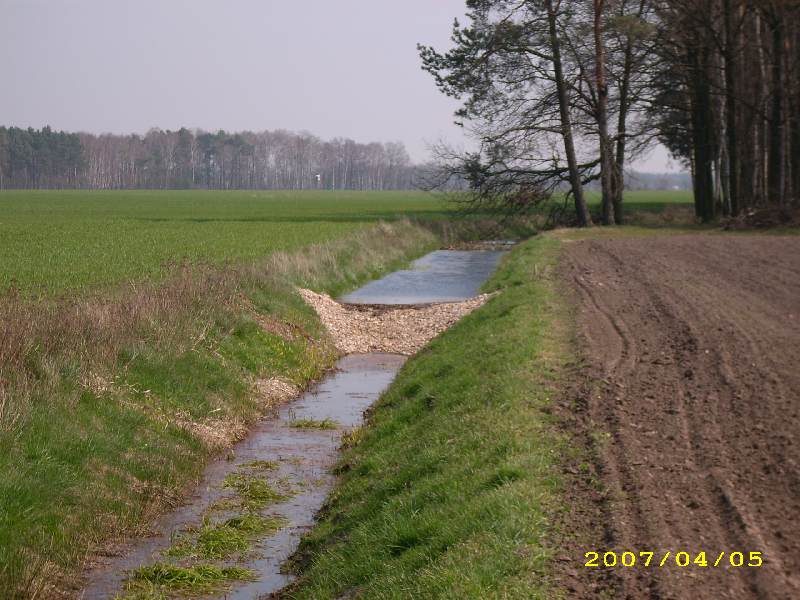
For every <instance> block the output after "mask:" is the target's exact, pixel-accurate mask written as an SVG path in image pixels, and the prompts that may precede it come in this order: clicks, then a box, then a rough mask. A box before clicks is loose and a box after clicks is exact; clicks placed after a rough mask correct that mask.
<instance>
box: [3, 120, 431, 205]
mask: <svg viewBox="0 0 800 600" xmlns="http://www.w3.org/2000/svg"><path fill="white" fill-rule="evenodd" d="M422 169H424V166H418V165H414V164H412V162H411V159H410V157H409V155H408V152H407V151H406V148H405V146H404V145H403V144H402V143H401V142H388V143H377V142H373V143H367V144H363V143H358V142H355V141H353V140H350V139H341V138H336V139H333V140H330V141H325V140H321V139H319V138H317V137H315V136H313V135H311V134H308V133H294V132H287V131H263V132H258V133H253V132H249V131H245V132H239V133H227V132H225V131H218V132H216V133H208V132H204V131H202V130H190V129H186V128H182V129H180V130H178V131H168V130H167V131H164V130H161V129H151V130H150V131H148V132H147V133H146V134H145V135H136V134H131V135H114V134H102V135H95V134H91V133H68V132H63V131H54V130H53V129H51V128H50V127H43V128H42V129H32V128H27V129H22V128H19V127H0V189H49V188H55V189H63V188H87V189H137V188H141V189H196V188H200V189H222V190H225V189H285V190H304V189H335V190H406V189H414V188H415V187H416V183H415V182H416V180H417V178H418V174H419V172H420V170H422Z"/></svg>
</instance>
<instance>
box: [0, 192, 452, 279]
mask: <svg viewBox="0 0 800 600" xmlns="http://www.w3.org/2000/svg"><path fill="white" fill-rule="evenodd" d="M445 210H447V207H446V204H445V203H444V202H443V201H442V200H440V199H438V198H437V197H435V196H433V195H431V194H425V193H415V192H378V193H370V192H327V191H323V192H318V191H314V192H253V191H242V192H240V191H230V192H219V191H35V192H34V191H4V192H0V257H2V260H0V291H1V290H5V289H7V288H9V287H11V286H14V287H17V288H19V289H20V290H21V291H23V292H25V293H33V294H39V293H46V294H52V293H59V292H64V291H75V290H84V289H87V288H95V287H98V286H104V285H107V284H113V283H119V282H122V281H128V280H137V279H141V278H144V277H153V276H155V277H157V276H159V275H160V274H161V273H163V272H164V271H165V266H167V265H169V264H170V263H175V262H186V261H188V262H197V261H202V262H210V263H215V264H219V263H223V262H233V263H236V262H241V261H248V260H252V259H256V258H259V257H263V256H265V255H266V254H269V253H270V252H272V251H274V250H292V249H296V248H298V247H301V246H304V245H308V244H311V243H315V242H322V241H327V240H331V239H334V238H337V237H341V236H343V235H345V234H346V233H348V232H351V231H353V230H354V229H357V228H359V227H362V226H364V225H368V224H370V223H374V222H375V221H378V220H393V219H396V218H398V217H402V216H429V217H433V216H437V215H441V214H442V213H443V212H444V211H445Z"/></svg>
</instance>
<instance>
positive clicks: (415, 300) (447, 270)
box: [340, 250, 505, 304]
mask: <svg viewBox="0 0 800 600" xmlns="http://www.w3.org/2000/svg"><path fill="white" fill-rule="evenodd" d="M504 254H505V252H504V251H503V250H437V251H436V252H431V253H430V254H426V255H425V256H423V257H422V258H420V259H418V260H415V261H414V262H413V263H411V268H409V269H407V270H403V271H395V272H394V273H390V274H389V275H387V276H386V277H384V278H382V279H378V280H376V281H372V282H370V283H368V284H366V285H365V286H363V287H361V288H359V289H357V290H356V291H354V292H352V293H350V294H347V295H346V296H343V297H342V298H340V300H341V302H345V303H348V304H428V303H431V302H458V301H459V300H467V299H468V298H473V297H474V296H477V295H478V290H479V289H480V287H481V285H483V282H484V281H486V280H487V279H488V278H489V276H490V275H491V274H492V273H493V272H494V270H495V269H496V268H497V264H498V262H500V258H501V257H502V256H503V255H504Z"/></svg>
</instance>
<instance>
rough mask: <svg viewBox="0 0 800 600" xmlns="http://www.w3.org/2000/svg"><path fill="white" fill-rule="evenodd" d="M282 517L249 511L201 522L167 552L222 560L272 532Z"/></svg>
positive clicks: (283, 520) (281, 523)
mask: <svg viewBox="0 0 800 600" xmlns="http://www.w3.org/2000/svg"><path fill="white" fill-rule="evenodd" d="M286 523H287V522H286V520H285V519H280V518H277V517H265V516H263V515H258V514H253V513H248V514H244V515H240V516H237V517H231V518H230V519H228V520H226V521H224V522H222V523H210V522H205V523H203V524H202V525H201V526H200V528H199V529H198V530H197V531H188V532H186V533H185V534H183V535H181V536H180V538H179V539H178V540H177V541H176V542H175V543H174V544H173V545H172V546H171V547H170V548H168V549H167V551H166V552H165V554H166V555H167V556H172V557H178V558H187V557H191V558H202V559H216V560H224V559H229V558H231V557H232V556H234V555H236V554H239V555H242V554H244V553H245V552H247V551H249V550H250V549H251V548H252V542H253V540H254V539H257V538H260V537H264V536H266V535H269V534H272V533H274V532H276V531H278V530H279V529H281V528H282V527H284V526H285V525H286Z"/></svg>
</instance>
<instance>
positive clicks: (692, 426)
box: [562, 235, 800, 599]
mask: <svg viewBox="0 0 800 600" xmlns="http://www.w3.org/2000/svg"><path fill="white" fill-rule="evenodd" d="M798 273H800V238H796V237H778V236H774V237H773V236H769V237H766V236H699V235H698V236H674V237H658V238H647V239H617V240H603V241H586V242H579V243H572V244H569V246H567V248H566V250H565V255H564V260H563V265H562V275H563V276H564V278H565V279H566V280H567V281H568V282H570V283H571V284H572V286H573V288H574V289H575V290H576V292H577V297H578V304H579V308H580V310H579V315H578V326H579V331H580V334H581V338H582V342H581V343H582V349H583V352H584V354H585V357H586V359H587V362H588V364H589V368H588V369H587V370H586V371H585V372H584V373H583V378H584V379H585V381H584V383H583V384H582V385H580V386H579V387H580V389H583V390H587V391H585V392H584V394H585V396H586V397H585V398H583V401H584V403H585V405H586V406H587V409H588V413H589V417H590V419H591V425H590V426H592V427H595V428H598V429H599V430H601V431H603V432H605V433H607V434H609V436H610V440H609V442H608V443H607V444H605V445H602V444H601V445H600V446H599V447H597V448H596V451H597V453H598V456H599V462H600V464H599V465H598V473H599V475H600V477H601V478H602V480H603V483H604V485H605V486H606V488H607V490H608V491H609V498H610V501H609V502H607V503H606V507H605V508H604V509H603V510H604V514H603V520H604V522H602V523H595V524H594V529H595V530H598V529H602V528H605V529H606V530H607V531H608V532H610V538H611V544H612V547H611V548H608V547H603V546H599V545H598V547H597V548H586V550H589V549H596V550H603V549H608V550H618V551H623V550H632V551H636V552H638V551H656V552H663V551H666V550H671V551H672V552H673V554H674V553H675V552H677V551H682V550H685V551H689V552H699V551H701V550H705V551H706V552H709V553H713V552H720V551H723V550H724V551H726V553H727V552H731V551H743V552H745V554H746V553H747V552H750V551H761V552H763V553H764V557H765V564H764V566H763V567H761V568H750V569H747V568H739V569H735V568H731V567H729V568H725V569H722V568H710V567H709V568H706V569H701V568H688V569H679V568H678V567H675V566H673V567H671V568H663V569H653V568H649V569H640V568H633V569H618V570H616V572H615V573H614V574H613V577H611V578H608V579H606V581H607V582H610V583H609V586H613V587H614V588H617V587H618V588H619V589H614V590H613V593H614V595H615V596H617V595H620V594H621V595H622V596H624V597H627V598H652V599H662V598H663V599H667V598H715V599H716V598H737V599H738V598H797V597H800V579H798V575H797V572H798V568H800V483H799V482H800V477H799V475H800V473H799V472H798V468H799V466H800V454H799V452H798V441H800V440H798V438H799V437H800V415H799V414H798V408H799V407H798V405H799V404H800V400H799V399H798V392H800V376H799V375H798V368H797V367H798V358H797V354H796V353H797V350H798V347H800V279H798V277H797V276H796V275H797V274H798ZM598 544H600V540H598ZM607 591H608V592H609V593H612V589H611V587H609V589H608V590H607ZM591 597H596V595H592V596H591Z"/></svg>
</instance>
